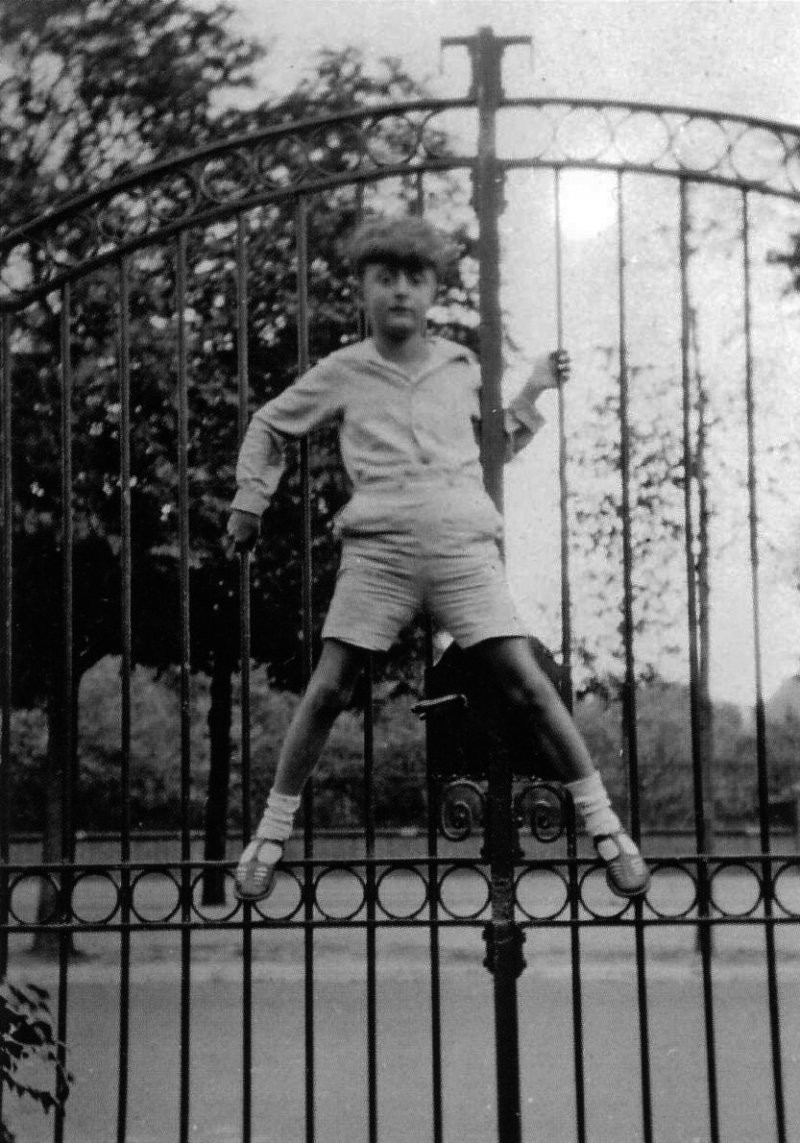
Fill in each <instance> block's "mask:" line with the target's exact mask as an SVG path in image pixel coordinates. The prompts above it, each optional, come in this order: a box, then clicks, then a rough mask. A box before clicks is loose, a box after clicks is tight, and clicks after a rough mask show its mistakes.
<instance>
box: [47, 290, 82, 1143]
mask: <svg viewBox="0 0 800 1143" xmlns="http://www.w3.org/2000/svg"><path fill="white" fill-rule="evenodd" d="M71 321H72V294H71V289H70V285H69V283H67V284H66V285H64V286H63V287H62V290H61V330H60V334H61V511H62V516H63V519H62V524H61V528H62V531H61V605H62V648H61V652H62V659H61V670H62V672H63V678H62V688H61V712H60V715H61V717H60V727H61V735H62V740H61V742H60V743H59V744H58V746H57V749H59V750H60V751H61V760H62V806H61V810H62V818H61V860H62V862H63V867H62V871H61V889H60V892H61V902H60V906H59V916H60V918H61V920H62V922H63V928H62V931H61V934H60V938H59V963H58V1017H57V1023H58V1040H59V1043H58V1049H57V1054H58V1057H59V1062H60V1063H61V1064H62V1065H65V1063H66V1042H67V987H68V984H67V975H68V967H69V957H70V951H71V944H72V934H71V932H70V929H69V928H68V925H67V922H68V921H69V919H70V909H71V895H72V883H73V878H72V871H71V870H70V869H69V868H68V866H69V863H70V861H71V858H72V856H73V851H72V846H73V842H72V837H73V798H72V793H73V774H72V770H73V756H74V745H73V736H74V730H75V728H74V725H73V715H74V711H75V704H74V692H75V679H74V673H73V670H74V657H73V646H74V616H73V599H74V583H73V546H74V522H73V518H72V384H73V380H72V350H71V345H70V325H71ZM52 749H53V747H52V744H50V745H49V747H48V750H49V751H51V752H52ZM64 1122H65V1112H64V1108H63V1106H59V1107H57V1108H56V1114H55V1123H54V1138H55V1141H56V1143H62V1141H63V1138H64Z"/></svg>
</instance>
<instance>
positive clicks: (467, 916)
mask: <svg viewBox="0 0 800 1143" xmlns="http://www.w3.org/2000/svg"><path fill="white" fill-rule="evenodd" d="M459 874H461V875H462V880H466V879H467V877H470V878H471V879H472V880H473V883H474V882H475V881H477V883H478V884H479V885H480V887H481V894H482V899H480V904H479V905H478V906H477V908H475V907H474V902H472V903H471V904H470V905H469V907H468V908H466V907H465V908H464V909H463V911H460V912H459V911H458V910H457V909H456V907H455V902H454V901H453V900H452V899H451V903H450V904H449V905H448V904H447V900H446V898H445V893H444V887H445V885H446V884H447V882H448V881H450V879H451V878H452V879H453V885H451V887H450V892H451V893H452V894H456V893H457V892H458V889H459V886H458V882H457V878H458V875H459ZM460 888H461V890H462V892H461V894H460V896H462V897H463V896H466V895H468V894H469V891H470V886H466V893H465V892H464V888H465V887H464V886H463V885H462V886H460ZM491 896H492V888H491V883H490V881H489V877H488V875H487V873H486V872H485V871H484V870H483V869H481V868H480V866H478V865H472V864H470V865H451V866H450V868H449V869H446V870H445V871H444V873H443V874H442V876H441V877H440V878H439V883H438V886H437V900H438V903H439V907H440V908H441V909H442V910H443V911H444V912H445V913H446V914H447V915H448V917H450V918H452V920H454V921H475V920H477V919H478V918H479V917H480V916H481V914H482V913H485V911H486V909H487V908H488V906H489V902H490V900H491Z"/></svg>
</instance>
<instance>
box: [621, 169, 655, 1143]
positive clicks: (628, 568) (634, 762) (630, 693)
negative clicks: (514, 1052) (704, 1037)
mask: <svg viewBox="0 0 800 1143" xmlns="http://www.w3.org/2000/svg"><path fill="white" fill-rule="evenodd" d="M623 191H624V183H623V175H622V172H621V171H620V172H619V173H618V174H617V273H618V310H619V423H620V477H621V483H622V578H623V641H624V645H625V685H624V688H623V692H622V717H623V732H624V741H625V748H626V755H627V764H628V765H627V779H628V811H629V816H630V827H631V834H632V836H633V839H634V841H635V842H636V843H637V845H638V844H640V843H641V833H642V831H641V811H640V806H639V744H638V735H637V725H636V664H635V658H634V650H633V637H634V622H633V543H632V536H631V434H630V419H629V411H630V391H629V371H628V329H627V317H628V315H627V295H626V290H625V284H626V283H625V270H626V266H627V261H626V250H625V202H624V197H623ZM642 905H643V903H642V901H641V899H638V900H637V901H635V902H634V910H635V914H636V928H635V941H636V982H637V996H638V1007H639V1052H640V1057H639V1058H640V1065H641V1076H642V1131H643V1140H644V1143H652V1139H653V1105H652V1088H651V1082H650V1034H649V1026H648V1008H647V975H646V969H645V945H644V928H643V926H642Z"/></svg>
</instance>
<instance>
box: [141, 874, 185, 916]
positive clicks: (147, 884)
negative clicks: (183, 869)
mask: <svg viewBox="0 0 800 1143" xmlns="http://www.w3.org/2000/svg"><path fill="white" fill-rule="evenodd" d="M164 890H166V891H167V892H168V894H169V897H168V898H167V900H166V903H164V904H161V905H160V906H159V909H158V911H157V912H155V911H154V912H153V913H152V914H148V913H147V912H145V905H146V903H147V902H146V899H142V898H146V893H147V891H149V893H150V894H152V895H154V896H155V895H159V894H163V892H164ZM173 890H174V891H175V899H174V902H173V901H172V900H170V898H171V897H172V891H173ZM138 895H141V897H140V896H138ZM180 907H181V888H180V884H179V882H178V877H177V876H176V875H175V874H174V873H171V872H170V870H169V869H167V868H166V867H165V868H163V869H144V870H143V871H142V872H141V873H138V874H137V875H136V877H134V879H133V881H132V883H131V912H132V913H133V915H134V917H135V918H136V920H137V921H141V922H142V924H144V925H147V924H151V925H155V924H165V923H166V922H167V921H171V920H172V919H173V917H175V916H177V914H178V912H179V911H180Z"/></svg>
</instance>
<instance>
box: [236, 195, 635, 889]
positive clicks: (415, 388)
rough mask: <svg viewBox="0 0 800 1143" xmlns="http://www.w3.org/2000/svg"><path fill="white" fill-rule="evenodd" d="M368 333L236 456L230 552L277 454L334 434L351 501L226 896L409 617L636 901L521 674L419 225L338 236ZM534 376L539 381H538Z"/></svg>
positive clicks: (257, 512) (243, 882)
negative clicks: (489, 681)
mask: <svg viewBox="0 0 800 1143" xmlns="http://www.w3.org/2000/svg"><path fill="white" fill-rule="evenodd" d="M349 256H350V261H351V264H352V268H353V270H354V271H355V273H356V275H357V276H358V280H359V287H360V295H361V304H362V306H363V309H364V312H365V315H366V318H367V321H368V324H369V330H370V333H371V336H370V337H368V338H367V339H366V340H365V341H363V342H360V343H358V344H355V345H349V346H346V347H345V348H344V349H340V350H337V351H336V352H335V353H332V354H331V355H330V356H328V357H326V358H325V359H324V360H322V361H320V362H319V363H318V364H317V365H316V366H314V367H313V368H312V369H310V370H309V371H308V372H307V373H306V374H304V376H302V377H301V378H300V379H299V380H298V381H297V382H296V383H295V384H294V385H291V386H290V387H289V388H288V389H287V390H285V392H283V393H282V394H281V395H280V396H278V397H276V398H275V399H274V400H272V401H269V402H268V403H267V404H266V405H264V406H263V408H261V409H260V410H259V411H258V412H257V413H256V414H255V416H254V417H253V419H252V421H251V423H250V427H249V429H248V431H247V435H246V437H245V440H244V442H243V444H242V448H241V451H240V453H239V460H238V464H237V470H236V478H237V486H238V491H237V493H236V496H235V498H234V501H233V506H232V511H231V516H230V520H229V522H228V529H227V530H228V537H229V544H230V545H231V546H233V547H234V548H235V549H236V550H238V551H242V550H247V549H249V548H251V547H252V546H253V545H254V544H255V542H256V539H257V537H258V532H259V517H260V516H261V513H262V512H263V511H264V509H265V508H266V506H267V504H268V502H269V499H270V497H271V495H272V493H273V492H274V491H275V488H276V486H277V484H278V481H279V479H280V476H281V473H282V471H283V442H284V440H285V438H287V437H298V436H302V435H303V434H305V433H307V432H309V431H311V430H312V429H315V428H318V427H319V426H320V425H322V424H325V423H330V422H335V423H337V424H338V426H339V434H340V445H341V454H342V460H343V463H344V465H345V468H346V469H347V472H348V475H349V476H350V478H351V480H352V482H353V496H352V499H351V500H350V501H349V503H348V504H347V505H346V506H345V508H344V509H343V510H342V512H341V513H340V514H339V516H338V518H337V521H336V528H337V532H338V534H339V535H340V536H341V539H342V557H341V565H340V568H339V573H338V578H337V581H336V588H335V591H334V594H333V599H332V601H331V604H330V609H329V611H328V615H327V618H326V621H325V626H324V628H323V632H322V637H323V647H322V653H321V655H320V659H319V662H318V664H317V666H316V669H315V670H314V673H313V675H312V677H311V680H310V682H309V684H308V688H307V690H306V692H305V694H304V695H303V698H302V700H301V702H300V705H299V706H298V708H297V711H296V713H295V716H294V718H293V720H292V723H291V725H290V727H289V730H288V732H287V735H286V739H285V741H284V743H283V747H282V750H281V754H280V758H279V761H278V767H277V770H276V773H275V780H274V784H273V787H272V790H271V792H270V795H269V798H268V801H267V808H266V810H265V812H264V816H263V818H262V820H261V823H260V825H259V826H258V829H257V830H256V833H255V836H254V837H253V839H252V840H251V841H250V843H249V844H248V845H247V847H246V848H245V850H244V852H243V854H242V856H241V858H240V861H239V865H238V868H237V872H236V892H237V895H238V896H239V897H240V899H242V900H246V901H258V900H263V899H264V898H266V897H267V896H268V895H269V893H270V892H271V890H272V887H273V885H274V882H275V868H276V865H277V863H278V861H279V860H280V858H281V856H282V853H283V846H284V843H285V841H286V839H287V838H288V837H289V836H290V834H291V831H292V825H293V819H294V814H295V812H296V810H297V809H298V807H299V805H300V794H301V791H302V789H303V786H304V784H305V781H306V779H307V778H308V777H309V775H310V774H311V771H312V770H313V768H314V766H315V764H316V762H317V760H318V758H319V756H320V753H321V751H322V748H323V746H324V744H325V741H326V739H327V737H328V733H329V731H330V729H331V727H332V725H333V723H334V721H335V720H336V718H337V716H338V715H339V714H340V713H341V711H342V710H344V709H345V707H346V706H347V704H348V702H349V700H350V698H351V695H352V692H353V688H354V686H355V683H356V681H357V679H358V676H359V673H360V671H361V667H362V664H363V656H364V652H365V651H373V652H379V651H386V650H388V649H389V647H390V646H391V645H392V643H393V642H394V640H395V638H396V637H397V634H398V633H399V631H400V629H401V628H402V627H403V626H404V625H405V624H406V623H407V622H409V621H410V620H411V619H412V618H413V616H414V614H415V613H416V612H418V611H419V610H420V609H425V610H427V611H428V612H429V613H430V614H431V616H432V617H433V618H434V619H435V620H437V622H438V623H439V625H440V626H441V627H442V628H444V629H446V630H447V631H449V632H450V634H451V635H452V636H453V638H454V639H455V640H456V641H457V642H458V643H459V644H460V645H461V646H462V648H464V649H465V650H466V651H467V652H468V654H470V655H474V656H476V657H477V658H478V659H479V660H482V662H483V664H484V665H485V666H488V667H489V668H490V669H491V670H492V671H493V673H494V675H495V677H496V678H497V679H498V682H499V683H500V684H501V686H502V688H503V690H504V692H505V694H506V697H507V699H508V700H509V701H510V702H511V703H512V704H513V705H515V706H517V707H519V708H521V709H522V711H523V712H525V714H526V715H528V716H529V717H530V718H531V719H532V720H533V721H534V722H535V724H536V727H537V731H538V733H539V734H540V735H544V736H545V737H546V739H547V740H548V743H549V745H550V746H552V748H553V751H554V753H555V755H556V756H557V757H558V759H559V760H560V766H561V770H562V777H563V780H564V781H565V783H566V784H567V789H569V790H570V792H571V794H572V797H573V799H574V802H575V806H576V808H577V810H578V812H579V813H580V815H581V817H582V819H583V822H584V825H585V827H586V829H587V831H588V832H589V833H590V834H591V835H592V837H593V839H594V843H595V847H596V849H597V852H598V854H599V855H600V858H601V859H602V861H603V863H604V864H605V867H606V876H607V878H608V881H609V884H610V886H611V888H612V889H613V890H614V892H615V893H617V894H619V895H620V896H623V897H636V896H640V895H642V894H644V893H645V892H646V891H647V888H648V885H649V881H650V875H649V872H648V869H647V866H646V865H645V863H644V861H643V860H642V858H641V856H640V854H639V852H638V850H637V848H636V846H635V844H634V843H633V841H632V840H631V838H630V837H629V836H628V834H627V833H626V832H625V830H624V829H623V828H622V825H621V823H620V821H619V818H618V817H617V816H616V814H615V813H614V811H613V809H612V808H611V805H610V803H609V799H608V796H607V794H606V791H605V788H604V786H603V782H602V779H601V778H600V775H599V773H598V772H597V770H595V768H594V765H593V763H592V760H591V758H590V756H589V752H588V750H587V748H586V745H585V744H584V742H583V739H582V738H581V736H580V734H579V732H578V730H577V728H576V726H575V724H574V723H573V721H572V719H571V717H570V715H569V713H568V712H567V710H566V708H565V707H564V705H563V704H562V703H561V701H560V699H559V697H558V695H557V693H556V691H555V689H554V687H553V686H552V684H551V683H550V681H549V680H548V679H547V677H546V676H545V675H544V673H543V672H542V671H541V670H540V668H539V667H538V666H537V664H536V662H535V660H534V658H533V655H532V653H531V651H530V648H529V645H528V641H527V638H526V636H527V631H526V629H525V626H524V624H523V623H521V622H520V620H519V618H518V616H517V614H516V611H515V608H514V604H513V602H512V599H511V596H510V594H509V589H508V586H507V583H506V579H505V575H504V571H503V566H502V563H501V560H500V556H499V552H498V547H497V541H498V539H499V536H500V533H501V528H502V520H501V518H500V515H499V513H498V512H497V510H496V509H495V507H494V505H493V503H492V501H491V500H490V498H489V496H488V494H487V493H486V491H485V489H484V485H483V478H482V470H481V466H480V459H479V448H478V443H477V434H476V432H475V429H476V425H477V422H478V421H479V404H478V393H479V387H480V374H479V370H478V366H477V363H476V360H475V358H474V356H473V354H472V353H471V352H470V351H469V350H467V349H464V348H463V347H462V346H459V345H456V344H454V343H452V342H448V341H446V340H444V339H443V338H436V337H428V336H427V329H426V322H427V316H426V315H427V312H428V309H429V308H430V306H431V305H432V304H433V302H434V299H435V297H436V293H437V288H438V279H439V276H440V275H441V273H442V271H443V270H444V268H445V266H446V264H447V262H448V260H449V256H450V250H449V248H448V246H447V243H446V242H445V240H444V238H443V237H442V236H441V235H440V234H439V233H438V231H436V230H434V228H433V227H431V226H430V225H429V224H428V223H426V222H424V221H423V220H421V219H418V218H411V217H407V218H392V219H376V220H373V221H370V222H367V223H365V224H364V225H363V226H361V227H360V228H359V229H358V230H357V231H356V233H355V234H354V235H353V237H352V239H351V242H350V247H349ZM540 372H541V371H540ZM568 374H569V359H568V357H567V355H566V353H564V352H563V351H562V352H561V353H558V354H553V355H552V357H551V358H550V359H549V361H548V367H547V369H546V370H544V375H543V376H539V375H538V374H537V373H536V372H535V373H534V376H533V377H532V378H531V380H530V381H529V382H528V383H527V385H526V386H525V387H524V388H523V390H522V392H521V393H520V394H519V396H518V397H516V398H515V399H514V400H513V401H512V402H511V404H510V406H509V407H508V409H506V410H505V428H506V441H507V452H508V456H509V457H510V456H511V455H513V454H514V453H515V452H516V451H518V450H519V449H520V448H521V447H523V446H524V445H525V444H527V443H528V441H530V440H531V438H532V437H533V435H534V434H535V433H536V431H537V429H538V428H539V426H540V425H541V423H542V418H541V416H540V414H539V413H538V412H537V411H536V409H535V401H536V398H537V397H538V395H539V394H540V393H541V392H542V391H543V390H544V389H548V388H552V387H553V386H554V385H555V384H556V383H557V380H558V378H559V377H560V378H562V379H566V377H567V376H568Z"/></svg>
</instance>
